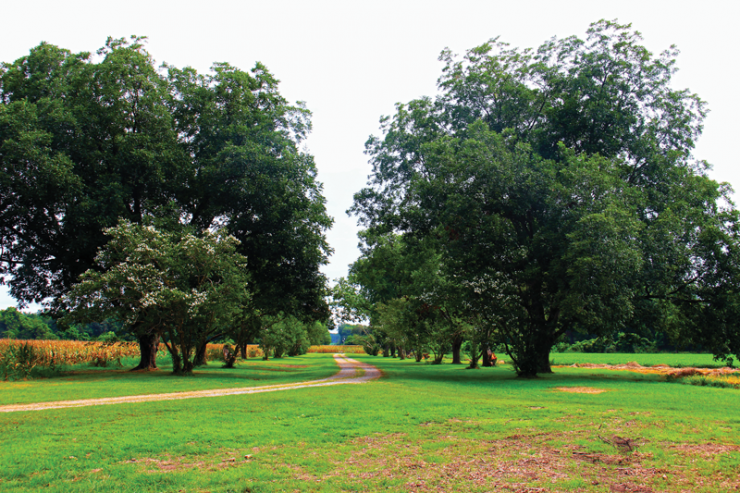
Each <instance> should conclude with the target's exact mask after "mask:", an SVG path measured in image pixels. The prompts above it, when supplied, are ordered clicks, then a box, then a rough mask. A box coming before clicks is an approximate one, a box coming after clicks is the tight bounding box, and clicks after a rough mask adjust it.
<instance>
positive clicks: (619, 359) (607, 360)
mask: <svg viewBox="0 0 740 493" xmlns="http://www.w3.org/2000/svg"><path fill="white" fill-rule="evenodd" d="M501 357H502V358H503V359H506V356H501ZM550 359H551V360H552V361H554V363H555V364H556V365H572V364H573V363H599V364H606V365H622V364H624V363H629V362H630V361H635V362H637V363H639V364H641V365H642V366H653V365H668V366H675V367H687V366H696V367H705V368H715V367H722V366H725V365H724V363H722V362H721V361H714V358H713V357H712V355H711V354H691V353H655V354H653V353H552V354H550Z"/></svg>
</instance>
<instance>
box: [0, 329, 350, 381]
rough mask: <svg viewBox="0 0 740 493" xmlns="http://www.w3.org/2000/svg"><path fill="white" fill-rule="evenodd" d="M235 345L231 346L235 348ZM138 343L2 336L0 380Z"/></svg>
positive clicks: (102, 358) (213, 349)
mask: <svg viewBox="0 0 740 493" xmlns="http://www.w3.org/2000/svg"><path fill="white" fill-rule="evenodd" d="M223 349H224V344H209V345H208V346H207V347H206V359H207V360H209V361H213V360H223V359H224V354H223ZM234 349H235V348H232V350H234ZM308 352H309V353H350V354H352V353H363V352H364V350H363V348H362V346H311V347H310V348H308ZM139 354H140V353H139V345H138V343H135V342H92V341H90V342H87V341H38V340H30V341H19V340H12V339H0V379H2V380H8V379H9V378H13V379H16V378H23V379H25V378H28V376H29V375H30V373H31V371H32V370H33V369H34V368H49V369H52V370H53V369H55V368H59V367H60V366H63V365H79V364H91V365H94V366H108V365H109V364H112V363H117V364H118V365H119V366H122V364H121V359H122V358H130V357H138V356H139ZM262 355H263V353H262V350H261V349H260V348H259V346H258V345H256V344H250V345H248V346H247V356H248V357H250V358H258V357H261V356H262ZM168 356H169V355H168V353H167V348H166V346H165V345H164V344H160V346H159V351H158V353H157V357H158V358H166V357H168Z"/></svg>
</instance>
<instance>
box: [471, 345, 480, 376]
mask: <svg viewBox="0 0 740 493" xmlns="http://www.w3.org/2000/svg"><path fill="white" fill-rule="evenodd" d="M479 347H480V345H479V344H478V343H477V342H474V341H471V342H470V365H468V369H470V370H475V369H477V368H478V358H480V353H479V352H478V348H479Z"/></svg>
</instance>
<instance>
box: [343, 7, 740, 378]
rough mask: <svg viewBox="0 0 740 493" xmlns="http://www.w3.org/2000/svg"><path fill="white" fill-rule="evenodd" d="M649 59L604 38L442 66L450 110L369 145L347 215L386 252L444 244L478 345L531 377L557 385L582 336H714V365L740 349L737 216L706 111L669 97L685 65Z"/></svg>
mask: <svg viewBox="0 0 740 493" xmlns="http://www.w3.org/2000/svg"><path fill="white" fill-rule="evenodd" d="M639 42H640V35H639V33H636V32H633V31H632V30H631V28H630V26H629V25H619V24H616V23H614V22H609V21H599V22H597V23H595V24H592V25H591V27H590V28H589V30H588V31H587V37H586V39H585V40H582V39H579V38H576V37H570V38H566V39H552V40H550V41H548V42H546V43H544V44H543V45H541V46H540V47H539V48H537V49H535V50H532V49H525V50H519V49H512V48H510V47H509V46H507V45H506V44H504V43H501V42H499V41H498V40H492V41H490V42H488V43H485V44H483V45H481V46H479V47H476V48H474V49H472V50H469V51H468V52H467V53H466V54H465V55H464V56H463V57H462V58H460V57H457V56H455V55H453V54H452V53H451V52H449V51H448V50H445V51H444V52H442V55H441V57H440V59H441V60H442V61H443V62H444V64H445V67H444V69H443V74H442V76H441V77H440V79H439V88H440V91H441V95H440V96H439V97H437V98H436V99H430V98H422V99H419V100H415V101H412V102H410V103H408V104H403V105H399V106H398V108H397V113H396V114H395V115H394V116H393V117H392V118H390V117H384V118H383V119H382V120H381V122H382V129H383V133H384V135H383V137H382V138H377V137H371V138H370V139H369V140H368V143H367V153H368V154H369V155H370V158H371V163H372V164H373V174H372V175H371V185H372V186H371V187H370V188H366V189H364V190H362V191H361V192H359V193H358V194H356V196H355V204H354V206H353V208H352V209H351V210H352V211H353V212H354V213H356V214H357V215H358V216H359V218H360V222H361V223H362V224H363V225H365V226H366V227H367V228H369V229H370V230H372V231H374V232H375V234H378V233H385V232H389V231H397V232H402V233H405V234H407V235H413V236H416V237H424V236H428V237H434V238H438V239H441V240H442V241H441V249H442V253H443V265H444V266H445V267H446V268H447V269H449V272H448V276H450V277H454V278H456V279H457V281H458V283H459V286H461V287H462V288H463V289H465V290H466V291H467V295H466V296H465V298H466V300H467V303H468V305H467V306H468V309H469V310H470V312H471V313H472V314H473V315H474V316H475V319H476V320H478V321H479V322H478V325H479V326H478V327H476V331H478V332H482V333H486V334H490V336H491V337H493V338H495V340H496V341H497V342H499V343H501V344H505V345H506V346H507V351H508V353H509V356H510V358H511V360H512V362H513V363H514V364H515V366H516V369H517V371H518V373H519V374H520V375H523V376H532V375H535V374H537V373H539V372H549V371H550V366H549V358H548V357H549V352H550V349H551V348H552V346H553V344H554V343H555V341H556V340H557V338H558V337H560V335H562V334H563V333H564V332H565V331H566V330H570V329H572V330H580V331H588V332H591V333H596V334H603V333H606V332H610V331H612V330H615V329H617V328H622V327H626V326H632V327H639V326H644V325H652V326H656V325H660V326H661V327H671V328H672V330H674V331H676V332H679V331H684V332H685V331H687V330H688V331H689V332H690V333H691V337H694V339H702V338H703V339H704V340H706V338H705V337H703V335H707V334H708V331H707V330H706V329H704V330H702V328H703V326H704V325H705V324H706V323H715V326H721V327H723V329H721V330H720V329H718V331H717V332H715V333H714V334H715V335H714V336H713V339H712V347H713V348H715V351H716V354H717V355H718V356H721V355H722V354H723V351H724V354H727V353H728V352H729V351H728V349H727V348H728V347H729V345H730V344H729V343H728V342H727V341H728V340H729V339H725V341H724V342H722V341H721V339H722V336H717V334H718V333H720V332H721V333H722V334H725V335H726V336H727V337H734V339H733V340H734V341H736V340H737V337H738V335H737V330H736V329H735V332H733V331H732V329H730V327H731V326H732V319H733V317H734V316H735V312H734V307H735V306H736V305H735V304H734V303H735V302H734V301H732V300H734V299H735V297H736V294H735V293H737V288H736V284H737V280H738V277H737V276H736V274H735V273H736V272H737V266H738V250H737V219H738V218H737V213H736V212H735V211H734V210H733V208H732V205H731V202H730V200H729V195H728V194H729V187H728V186H726V185H724V184H718V183H716V182H714V181H712V180H710V179H709V178H708V177H707V176H706V174H705V172H706V169H707V167H708V165H707V164H706V163H703V162H698V161H696V160H695V159H694V158H693V157H692V154H691V151H692V149H693V147H694V140H695V139H696V137H698V136H699V134H700V133H701V128H702V120H703V117H704V115H705V111H706V110H705V105H704V103H703V102H702V101H701V100H700V99H699V98H698V97H697V96H696V95H694V94H692V93H690V92H689V91H686V90H674V89H672V88H671V87H670V81H671V76H672V74H673V73H674V72H675V70H676V68H675V60H674V58H675V55H676V54H677V51H676V50H675V48H671V49H670V50H668V51H666V52H664V53H662V54H660V55H659V56H657V57H655V56H653V54H652V53H650V52H649V51H648V50H647V49H646V48H645V47H643V46H641V45H640V44H639ZM723 204H725V205H723ZM713 317H714V318H716V319H719V320H722V321H724V322H722V323H718V320H715V321H714V322H710V321H711V320H712V318H713ZM731 333H732V334H734V335H731ZM702 334H703V335H702ZM733 347H734V346H733Z"/></svg>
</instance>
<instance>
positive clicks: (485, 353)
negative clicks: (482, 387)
mask: <svg viewBox="0 0 740 493" xmlns="http://www.w3.org/2000/svg"><path fill="white" fill-rule="evenodd" d="M481 348H482V351H481V356H482V357H483V358H482V359H483V365H482V366H484V367H491V366H493V363H492V354H493V353H491V348H490V347H489V346H488V344H483V345H482V346H481Z"/></svg>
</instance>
